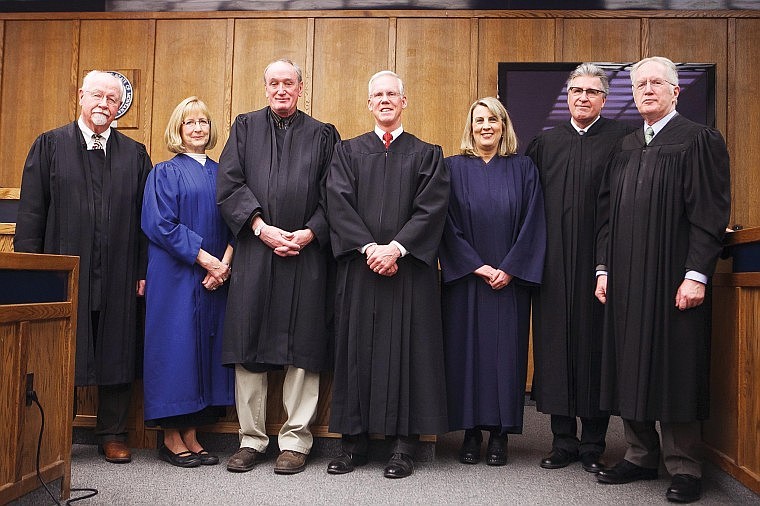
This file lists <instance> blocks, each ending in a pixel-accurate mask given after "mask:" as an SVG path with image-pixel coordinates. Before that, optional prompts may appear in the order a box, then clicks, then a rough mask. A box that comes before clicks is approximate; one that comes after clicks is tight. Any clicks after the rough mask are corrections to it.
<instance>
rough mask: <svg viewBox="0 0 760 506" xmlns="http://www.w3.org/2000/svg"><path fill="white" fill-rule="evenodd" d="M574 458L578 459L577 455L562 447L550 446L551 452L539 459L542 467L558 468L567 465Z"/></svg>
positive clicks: (573, 460)
mask: <svg viewBox="0 0 760 506" xmlns="http://www.w3.org/2000/svg"><path fill="white" fill-rule="evenodd" d="M576 460H578V455H575V454H573V453H570V452H569V451H567V450H563V449H562V448H552V451H551V453H549V455H547V456H546V457H544V458H543V459H542V460H541V467H543V468H544V469H560V468H562V467H567V466H569V465H570V464H572V463H573V462H575V461H576Z"/></svg>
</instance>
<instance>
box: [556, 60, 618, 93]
mask: <svg viewBox="0 0 760 506" xmlns="http://www.w3.org/2000/svg"><path fill="white" fill-rule="evenodd" d="M583 76H588V77H598V78H599V81H600V82H601V83H602V91H603V92H604V94H605V95H607V94H609V92H610V80H609V78H608V77H607V73H606V72H605V71H604V69H602V68H601V67H600V66H598V65H594V64H593V63H581V64H580V65H578V66H577V67H575V70H573V71H572V72H570V75H569V76H568V77H567V82H566V83H565V85H567V86H568V87H569V86H570V83H572V82H573V79H575V78H576V77H583Z"/></svg>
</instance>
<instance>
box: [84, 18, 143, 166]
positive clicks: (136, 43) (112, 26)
mask: <svg viewBox="0 0 760 506" xmlns="http://www.w3.org/2000/svg"><path fill="white" fill-rule="evenodd" d="M79 45H80V52H79V73H78V75H77V86H76V87H77V89H78V88H79V86H81V84H82V77H84V74H85V73H86V72H87V71H89V70H93V69H96V70H135V71H136V73H135V80H134V81H136V82H132V87H133V88H134V98H133V102H132V107H131V108H130V109H129V111H127V113H126V114H125V115H124V116H123V117H122V118H121V119H120V120H119V121H121V122H122V123H124V124H125V125H126V124H134V125H136V128H121V129H120V131H121V132H122V133H124V134H126V135H128V136H130V137H131V138H133V139H135V140H136V141H138V142H141V143H143V144H145V147H147V148H148V152H150V150H151V144H150V141H151V103H152V91H151V90H152V88H153V49H154V45H155V21H152V20H144V19H133V20H127V19H118V20H106V19H99V20H83V21H82V30H81V36H80V43H79ZM125 75H126V74H125ZM78 114H79V111H78V110H77V115H78ZM117 124H118V121H117Z"/></svg>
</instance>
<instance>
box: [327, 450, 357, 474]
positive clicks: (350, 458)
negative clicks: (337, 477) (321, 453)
mask: <svg viewBox="0 0 760 506" xmlns="http://www.w3.org/2000/svg"><path fill="white" fill-rule="evenodd" d="M366 463H367V456H366V455H357V454H356V453H348V452H341V453H340V455H338V456H337V457H335V458H334V459H332V460H331V461H330V463H329V464H327V472H328V473H330V474H346V473H350V472H351V471H353V470H354V468H356V467H359V466H363V465H364V464H366Z"/></svg>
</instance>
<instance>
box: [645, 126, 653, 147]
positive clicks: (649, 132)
mask: <svg viewBox="0 0 760 506" xmlns="http://www.w3.org/2000/svg"><path fill="white" fill-rule="evenodd" d="M652 139H654V130H653V129H652V127H647V129H646V130H644V142H646V143H647V144H649V143H650V142H652Z"/></svg>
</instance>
